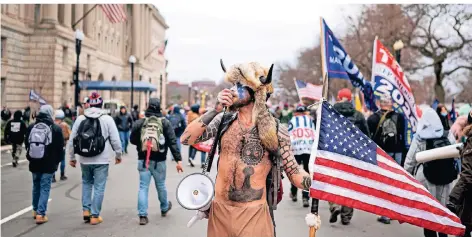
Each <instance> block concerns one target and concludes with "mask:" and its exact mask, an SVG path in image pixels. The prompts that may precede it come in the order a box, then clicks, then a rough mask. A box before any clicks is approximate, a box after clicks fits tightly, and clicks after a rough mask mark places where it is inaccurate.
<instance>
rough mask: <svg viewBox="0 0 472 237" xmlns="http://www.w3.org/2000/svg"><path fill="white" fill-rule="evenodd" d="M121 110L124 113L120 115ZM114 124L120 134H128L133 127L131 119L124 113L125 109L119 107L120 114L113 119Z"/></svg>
mask: <svg viewBox="0 0 472 237" xmlns="http://www.w3.org/2000/svg"><path fill="white" fill-rule="evenodd" d="M121 109H125V113H121ZM115 123H116V126H117V127H118V131H120V132H128V131H129V130H130V129H131V127H132V126H133V119H132V118H131V115H129V114H128V111H126V107H124V106H121V108H120V113H119V114H118V115H116V117H115Z"/></svg>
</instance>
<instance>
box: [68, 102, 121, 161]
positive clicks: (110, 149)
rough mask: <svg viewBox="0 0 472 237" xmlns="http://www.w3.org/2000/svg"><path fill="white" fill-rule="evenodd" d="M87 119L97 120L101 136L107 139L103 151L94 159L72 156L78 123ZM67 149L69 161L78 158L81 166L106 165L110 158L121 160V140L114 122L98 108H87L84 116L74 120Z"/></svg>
mask: <svg viewBox="0 0 472 237" xmlns="http://www.w3.org/2000/svg"><path fill="white" fill-rule="evenodd" d="M87 117H89V118H98V120H99V121H100V127H101V129H102V135H103V137H105V138H107V139H108V140H107V142H106V143H105V149H104V150H103V152H102V153H101V154H100V155H97V156H95V157H82V156H80V155H75V154H74V138H75V137H76V136H77V130H78V129H79V126H80V123H82V122H83V121H84V120H85V119H86V118H87ZM67 147H68V148H67V149H68V152H69V157H70V160H71V161H73V160H76V158H77V157H78V158H79V162H80V163H81V164H86V165H92V164H108V163H109V162H110V159H111V158H116V159H121V140H120V135H119V134H118V129H117V127H116V124H115V121H114V120H113V118H112V117H110V115H107V114H105V113H103V111H102V109H100V108H95V107H90V108H87V109H86V110H85V112H84V115H80V116H79V117H78V118H77V120H75V122H74V126H73V127H72V134H71V135H70V139H69V142H68V144H67Z"/></svg>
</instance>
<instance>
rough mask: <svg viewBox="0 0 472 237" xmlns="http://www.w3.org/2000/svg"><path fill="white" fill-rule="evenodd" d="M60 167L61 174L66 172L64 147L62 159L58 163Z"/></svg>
mask: <svg viewBox="0 0 472 237" xmlns="http://www.w3.org/2000/svg"><path fill="white" fill-rule="evenodd" d="M60 168H61V176H64V174H65V172H66V148H65V147H64V149H63V150H62V160H61V163H60Z"/></svg>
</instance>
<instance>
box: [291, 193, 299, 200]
mask: <svg viewBox="0 0 472 237" xmlns="http://www.w3.org/2000/svg"><path fill="white" fill-rule="evenodd" d="M290 198H291V199H292V201H294V202H296V201H297V195H293V194H291V193H290Z"/></svg>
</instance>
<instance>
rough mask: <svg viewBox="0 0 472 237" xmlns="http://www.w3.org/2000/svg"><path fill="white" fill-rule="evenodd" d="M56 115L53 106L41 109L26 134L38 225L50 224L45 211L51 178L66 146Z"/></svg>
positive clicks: (34, 214) (34, 210)
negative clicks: (54, 118) (54, 115)
mask: <svg viewBox="0 0 472 237" xmlns="http://www.w3.org/2000/svg"><path fill="white" fill-rule="evenodd" d="M53 113H54V110H53V108H52V107H51V106H50V105H43V106H41V108H40V110H39V114H38V116H37V117H36V122H35V123H34V124H31V125H30V126H29V127H28V131H27V132H26V141H25V145H26V150H27V152H26V158H27V159H28V161H29V170H30V172H31V173H32V174H33V205H32V206H33V216H34V218H35V220H36V224H43V223H45V222H47V221H48V218H47V217H46V211H47V206H48V199H49V192H50V190H51V182H52V177H53V176H54V173H55V172H56V170H57V165H58V164H59V162H61V158H62V152H63V147H64V137H63V136H62V130H61V128H60V127H59V126H58V125H57V124H54V121H53V120H52V118H53Z"/></svg>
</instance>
